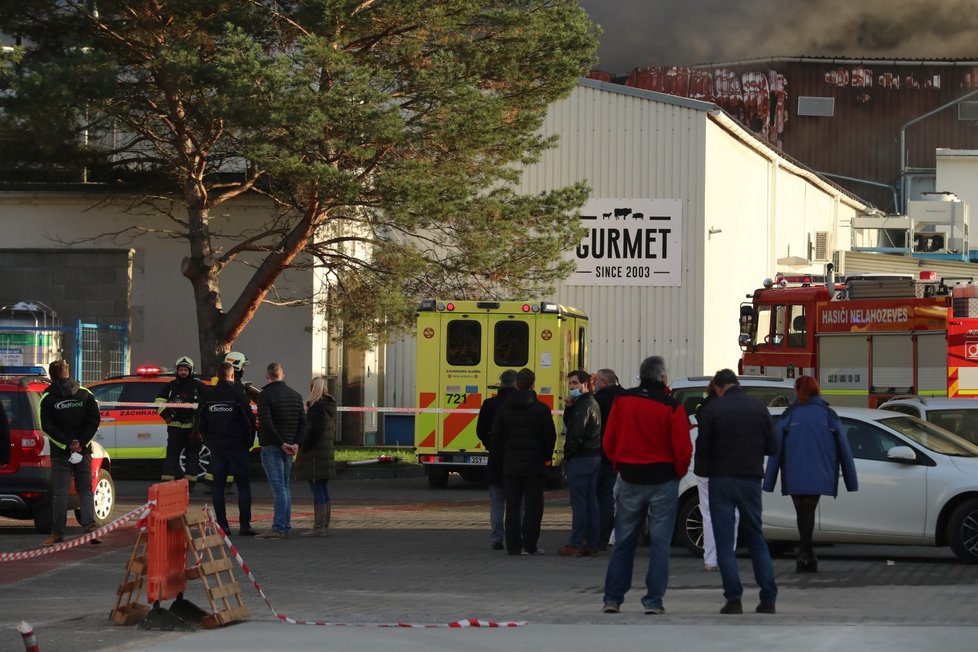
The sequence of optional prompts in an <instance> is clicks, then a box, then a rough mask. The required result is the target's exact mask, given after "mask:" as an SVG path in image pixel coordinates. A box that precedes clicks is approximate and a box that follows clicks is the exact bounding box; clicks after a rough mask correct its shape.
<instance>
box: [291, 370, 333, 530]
mask: <svg viewBox="0 0 978 652" xmlns="http://www.w3.org/2000/svg"><path fill="white" fill-rule="evenodd" d="M306 411H307V417H308V418H307V421H308V422H309V433H308V434H307V435H306V439H305V441H304V442H303V443H302V448H301V449H300V450H299V458H298V460H296V464H295V477H296V480H306V481H308V482H309V488H310V489H311V490H312V497H313V509H314V514H315V516H314V526H313V528H312V529H311V530H309V531H308V532H303V534H302V536H306V537H308V536H313V537H324V536H327V535H328V534H329V521H330V517H331V515H332V514H331V512H332V503H331V502H330V499H329V481H330V480H332V479H333V478H335V477H336V461H335V440H336V399H334V398H333V397H332V396H330V395H329V393H327V391H326V379H325V378H323V377H322V376H317V377H316V378H313V379H312V383H311V385H310V389H309V397H308V398H307V399H306Z"/></svg>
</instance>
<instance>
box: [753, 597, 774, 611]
mask: <svg viewBox="0 0 978 652" xmlns="http://www.w3.org/2000/svg"><path fill="white" fill-rule="evenodd" d="M754 611H756V612H757V613H759V614H774V613H777V612H778V611H777V609H775V607H774V603H773V602H765V601H763V600H762V601H761V604H759V605H757V609H755V610H754Z"/></svg>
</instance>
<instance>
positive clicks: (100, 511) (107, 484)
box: [75, 469, 115, 527]
mask: <svg viewBox="0 0 978 652" xmlns="http://www.w3.org/2000/svg"><path fill="white" fill-rule="evenodd" d="M94 493H95V527H102V526H103V525H105V524H106V523H108V522H109V519H111V518H112V510H113V509H115V483H114V482H113V481H112V476H111V475H109V472H108V471H106V470H105V469H101V470H100V471H99V472H98V483H96V485H95V492H94ZM75 520H76V521H78V522H79V523H81V510H80V509H76V510H75Z"/></svg>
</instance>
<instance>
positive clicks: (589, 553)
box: [582, 546, 598, 557]
mask: <svg viewBox="0 0 978 652" xmlns="http://www.w3.org/2000/svg"><path fill="white" fill-rule="evenodd" d="M582 551H583V553H584V556H585V557H597V556H598V549H597V548H595V547H594V546H584V548H582Z"/></svg>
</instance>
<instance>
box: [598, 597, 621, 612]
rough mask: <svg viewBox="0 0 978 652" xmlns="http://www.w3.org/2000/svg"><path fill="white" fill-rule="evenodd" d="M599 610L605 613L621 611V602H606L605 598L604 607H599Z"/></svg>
mask: <svg viewBox="0 0 978 652" xmlns="http://www.w3.org/2000/svg"><path fill="white" fill-rule="evenodd" d="M601 611H603V612H604V613H606V614H616V613H618V612H619V611H621V603H620V602H608V601H607V600H605V602H604V607H603V608H602V609H601Z"/></svg>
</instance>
